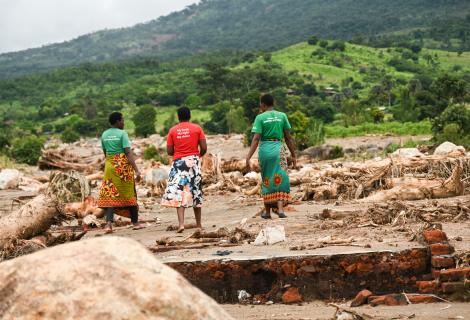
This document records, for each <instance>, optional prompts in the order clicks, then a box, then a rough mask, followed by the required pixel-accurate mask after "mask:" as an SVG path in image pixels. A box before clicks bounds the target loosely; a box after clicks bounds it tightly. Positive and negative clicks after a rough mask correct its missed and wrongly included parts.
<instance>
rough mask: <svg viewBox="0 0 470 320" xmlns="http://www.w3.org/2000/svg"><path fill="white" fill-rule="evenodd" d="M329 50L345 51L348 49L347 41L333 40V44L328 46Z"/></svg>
mask: <svg viewBox="0 0 470 320" xmlns="http://www.w3.org/2000/svg"><path fill="white" fill-rule="evenodd" d="M328 50H330V51H345V50H346V43H345V42H344V41H341V40H336V41H333V43H332V44H330V45H329V46H328Z"/></svg>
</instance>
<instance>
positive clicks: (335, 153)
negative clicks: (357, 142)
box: [327, 146, 344, 160]
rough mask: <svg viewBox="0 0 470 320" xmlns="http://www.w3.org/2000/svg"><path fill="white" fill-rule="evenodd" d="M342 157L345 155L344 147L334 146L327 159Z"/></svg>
mask: <svg viewBox="0 0 470 320" xmlns="http://www.w3.org/2000/svg"><path fill="white" fill-rule="evenodd" d="M342 157H344V151H343V147H341V146H334V147H333V149H331V151H330V153H329V154H328V159H327V160H334V159H338V158H342Z"/></svg>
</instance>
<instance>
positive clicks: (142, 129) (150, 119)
mask: <svg viewBox="0 0 470 320" xmlns="http://www.w3.org/2000/svg"><path fill="white" fill-rule="evenodd" d="M156 117H157V112H156V111H155V108H154V107H152V106H151V105H144V106H142V107H140V108H139V110H138V111H137V113H136V114H135V115H134V116H133V117H132V121H133V122H134V124H135V134H136V136H139V137H148V136H150V135H152V134H154V133H155V132H156V131H155V120H156Z"/></svg>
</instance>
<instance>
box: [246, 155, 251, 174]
mask: <svg viewBox="0 0 470 320" xmlns="http://www.w3.org/2000/svg"><path fill="white" fill-rule="evenodd" d="M245 168H246V169H247V170H248V172H251V161H250V159H248V158H247V159H246V164H245Z"/></svg>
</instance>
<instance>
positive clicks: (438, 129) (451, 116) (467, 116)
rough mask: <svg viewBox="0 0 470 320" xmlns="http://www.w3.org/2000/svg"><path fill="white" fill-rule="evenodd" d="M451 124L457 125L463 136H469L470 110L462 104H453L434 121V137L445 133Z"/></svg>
mask: <svg viewBox="0 0 470 320" xmlns="http://www.w3.org/2000/svg"><path fill="white" fill-rule="evenodd" d="M451 123H454V124H457V125H458V126H459V128H460V129H461V130H462V134H464V135H469V134H470V110H468V109H467V108H466V107H465V106H464V105H461V104H452V105H450V106H448V107H447V108H446V109H445V110H444V112H442V113H441V115H440V116H438V117H437V118H436V119H435V120H434V121H433V124H432V131H433V133H434V136H436V135H437V134H440V133H443V132H444V128H445V127H446V126H447V125H448V124H451Z"/></svg>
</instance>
